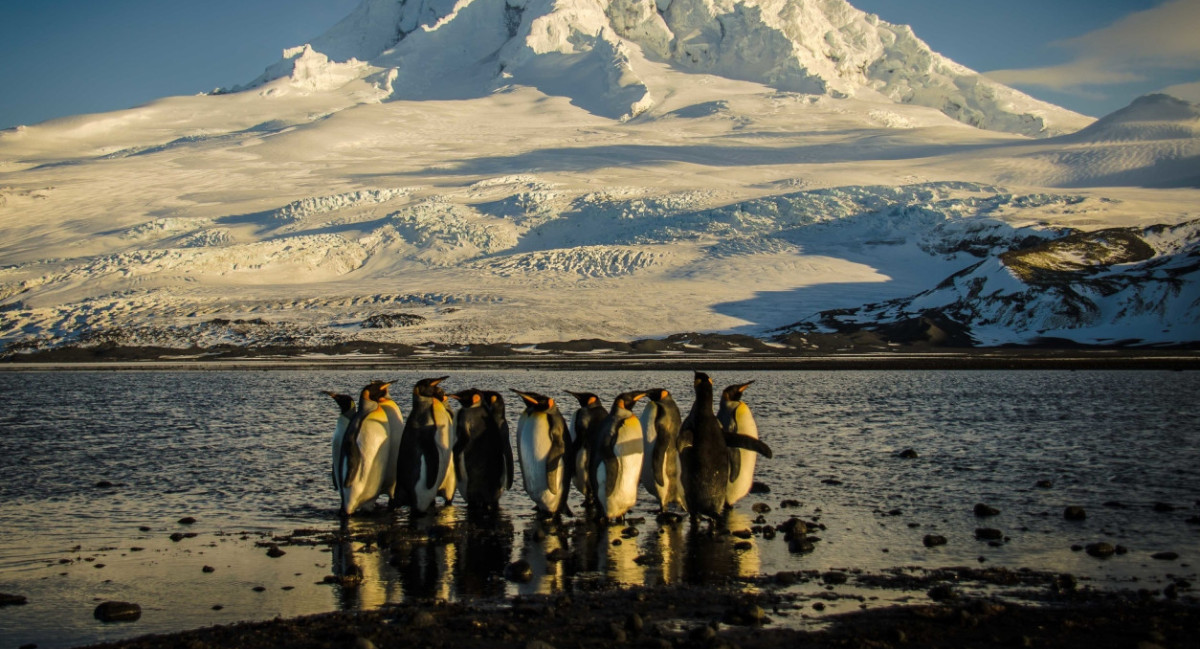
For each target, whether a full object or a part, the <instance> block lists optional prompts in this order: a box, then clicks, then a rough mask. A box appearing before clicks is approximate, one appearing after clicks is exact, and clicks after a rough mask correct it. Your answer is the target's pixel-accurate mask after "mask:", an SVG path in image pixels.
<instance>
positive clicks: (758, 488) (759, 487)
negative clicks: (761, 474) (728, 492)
mask: <svg viewBox="0 0 1200 649" xmlns="http://www.w3.org/2000/svg"><path fill="white" fill-rule="evenodd" d="M750 493H752V494H769V493H771V488H770V487H768V486H767V484H766V483H764V482H759V481H757V480H755V481H754V482H751V483H750Z"/></svg>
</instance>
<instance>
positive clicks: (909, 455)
mask: <svg viewBox="0 0 1200 649" xmlns="http://www.w3.org/2000/svg"><path fill="white" fill-rule="evenodd" d="M896 455H897V457H900V458H902V459H905V460H915V459H916V458H918V457H920V455H918V454H917V452H916V451H915V450H913V449H911V448H906V449H904V450H903V451H900V452H899V453H897V454H896Z"/></svg>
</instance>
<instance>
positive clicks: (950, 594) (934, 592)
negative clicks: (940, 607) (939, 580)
mask: <svg viewBox="0 0 1200 649" xmlns="http://www.w3.org/2000/svg"><path fill="white" fill-rule="evenodd" d="M926 594H927V595H929V599H932V600H933V601H935V602H944V601H946V600H950V599H954V598H956V597H958V593H956V592H954V588H953V587H952V586H950V585H949V584H938V585H937V586H934V587H933V588H930V589H929V591H928V592H927V593H926Z"/></svg>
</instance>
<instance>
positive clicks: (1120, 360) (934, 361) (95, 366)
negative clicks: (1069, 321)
mask: <svg viewBox="0 0 1200 649" xmlns="http://www.w3.org/2000/svg"><path fill="white" fill-rule="evenodd" d="M161 351H162V350H144V351H143V350H130V349H125V350H122V351H121V352H120V353H106V354H102V355H94V356H92V357H91V358H81V357H80V354H78V353H75V354H70V355H69V356H70V357H68V358H64V357H62V355H60V354H44V355H41V356H40V357H39V358H36V359H34V360H20V361H18V360H12V359H9V360H4V361H0V372H22V371H72V370H76V371H78V370H87V371H91V370H108V371H136V370H155V371H223V370H358V369H362V370H373V369H414V370H415V369H425V368H442V369H451V370H454V369H457V370H491V369H531V370H566V369H579V368H581V367H587V368H589V369H596V370H636V369H655V370H670V371H676V370H687V371H691V370H693V369H696V368H700V367H711V368H721V369H743V370H744V369H752V370H788V371H804V370H810V371H837V370H1078V369H1088V370H1175V371H1182V370H1197V369H1200V351H1196V350H1190V349H1171V350H1129V349H1111V350H1080V349H970V350H956V351H927V352H912V351H891V352H874V353H858V352H848V353H841V354H820V355H816V354H814V355H786V354H761V353H741V352H687V353H673V354H631V353H625V352H605V351H593V352H575V353H514V354H506V355H499V356H485V355H471V354H465V353H430V354H411V355H394V354H387V353H380V354H342V355H335V354H273V353H270V352H265V353H263V352H258V353H254V354H249V355H243V356H222V357H219V358H214V357H212V356H211V355H196V354H188V355H177V356H176V355H168V354H163V353H161Z"/></svg>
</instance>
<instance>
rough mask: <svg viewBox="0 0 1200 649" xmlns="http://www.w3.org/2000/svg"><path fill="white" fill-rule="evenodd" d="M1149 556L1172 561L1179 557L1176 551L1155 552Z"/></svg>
mask: <svg viewBox="0 0 1200 649" xmlns="http://www.w3.org/2000/svg"><path fill="white" fill-rule="evenodd" d="M1150 558H1151V559H1158V560H1159V561H1174V560H1176V559H1178V558H1179V554H1178V553H1176V552H1155V553H1154V554H1152V555H1150Z"/></svg>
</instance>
